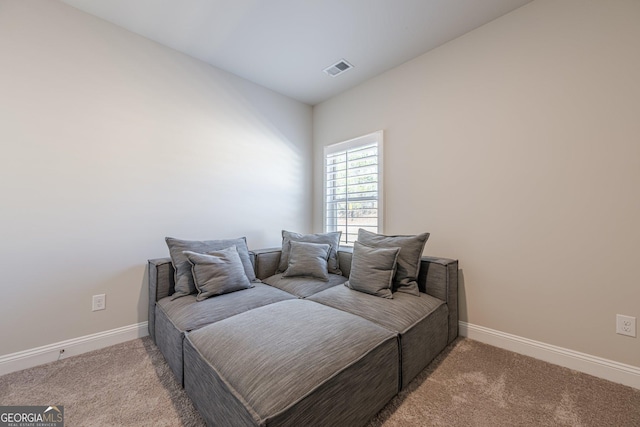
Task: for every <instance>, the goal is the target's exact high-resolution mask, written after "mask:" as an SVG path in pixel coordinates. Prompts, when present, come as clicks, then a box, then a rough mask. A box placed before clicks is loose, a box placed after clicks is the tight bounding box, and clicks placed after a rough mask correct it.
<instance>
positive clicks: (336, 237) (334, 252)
mask: <svg viewBox="0 0 640 427" xmlns="http://www.w3.org/2000/svg"><path fill="white" fill-rule="evenodd" d="M340 236H342V232H341V231H334V232H331V233H320V234H299V233H294V232H292V231H286V230H282V254H281V255H280V264H279V265H278V271H277V273H282V272H284V271H285V270H286V269H287V267H288V266H289V253H290V251H291V245H290V242H292V241H293V242H307V243H324V244H327V245H330V246H331V250H330V251H329V259H328V260H327V263H328V269H329V273H333V274H341V271H340V266H339V265H338V248H339V247H340Z"/></svg>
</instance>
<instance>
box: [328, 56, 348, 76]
mask: <svg viewBox="0 0 640 427" xmlns="http://www.w3.org/2000/svg"><path fill="white" fill-rule="evenodd" d="M352 68H353V65H351V64H349V63H348V62H347V61H345V60H344V59H341V60H340V61H338V62H336V63H335V64H333V65H332V66H330V67H327V68H325V69H324V70H322V71H324V72H325V73H327V74H328V75H330V76H331V77H336V76H338V75H340V74H342V73H344V72H345V71H348V70H350V69H352Z"/></svg>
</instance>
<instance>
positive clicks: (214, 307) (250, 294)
mask: <svg viewBox="0 0 640 427" xmlns="http://www.w3.org/2000/svg"><path fill="white" fill-rule="evenodd" d="M289 299H295V297H294V296H293V295H291V294H288V293H287V292H283V291H281V290H279V289H275V288H273V287H271V286H268V285H264V284H262V283H254V287H253V288H249V289H244V290H241V291H237V292H231V293H229V294H224V295H219V296H217V297H215V298H208V299H206V300H204V301H196V296H195V295H187V296H184V297H182V298H178V299H175V300H172V299H171V297H165V298H162V299H161V300H160V301H158V302H157V303H156V308H155V315H156V316H155V319H156V329H155V332H156V344H157V345H158V347H159V348H160V350H161V351H162V354H164V356H165V358H166V359H167V363H168V364H169V366H170V367H171V370H172V371H173V373H174V374H175V375H176V377H177V378H178V381H180V383H182V341H183V338H184V334H185V332H189V331H193V330H196V329H199V328H202V327H203V326H206V325H209V324H211V323H214V322H218V321H220V320H222V319H226V318H228V317H231V316H235V315H236V314H239V313H242V312H245V311H248V310H251V309H254V308H256V307H262V306H264V305H268V304H273V303H274V302H279V301H285V300H289Z"/></svg>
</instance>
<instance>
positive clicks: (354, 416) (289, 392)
mask: <svg viewBox="0 0 640 427" xmlns="http://www.w3.org/2000/svg"><path fill="white" fill-rule="evenodd" d="M292 319H295V321H292ZM398 356H399V355H398V345H397V334H395V333H392V332H390V331H388V330H386V329H384V328H382V327H380V326H377V325H375V324H374V323H371V322H369V321H367V320H364V319H363V318H361V317H358V316H354V315H352V314H349V313H346V312H342V311H339V310H335V309H332V308H330V307H326V306H323V305H321V304H317V303H314V302H310V301H304V300H291V301H283V302H279V303H275V304H271V305H268V306H265V307H260V308H257V309H255V310H251V311H248V312H245V313H242V314H239V315H237V316H234V317H231V318H228V319H225V320H222V321H220V322H216V323H214V324H211V325H209V326H206V327H204V328H201V329H198V330H197V331H193V332H191V333H189V334H187V338H186V339H185V390H186V391H187V394H189V396H190V397H191V399H192V400H193V402H194V404H195V406H196V408H197V409H198V411H200V413H201V414H202V415H203V416H204V418H205V419H206V420H207V423H208V424H209V425H233V426H265V425H268V426H294V425H295V426H298V425H300V426H302V425H314V426H335V425H349V426H359V425H363V424H364V423H366V421H367V420H368V419H369V418H371V417H372V416H373V415H375V413H376V412H377V411H378V410H380V409H381V408H382V407H383V406H384V404H385V403H386V402H387V401H388V400H389V399H391V398H392V397H393V396H394V395H395V394H396V392H397V387H398V359H397V358H398Z"/></svg>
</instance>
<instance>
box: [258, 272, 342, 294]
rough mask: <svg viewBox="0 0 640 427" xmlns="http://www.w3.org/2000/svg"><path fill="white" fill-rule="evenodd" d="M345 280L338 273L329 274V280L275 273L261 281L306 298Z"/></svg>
mask: <svg viewBox="0 0 640 427" xmlns="http://www.w3.org/2000/svg"><path fill="white" fill-rule="evenodd" d="M346 280H347V278H346V277H344V276H340V275H339V274H329V280H327V281H325V280H320V279H314V278H309V277H282V274H275V275H273V276H271V277H267V278H266V279H263V280H262V282H263V283H266V284H267V285H271V286H273V287H274V288H278V289H281V290H283V291H285V292H288V293H290V294H292V295H295V296H297V297H298V298H307V297H309V296H311V295H313V294H315V293H318V292H321V291H324V290H325V289H329V288H332V287H334V286H337V285H342V284H343V283H344V282H346Z"/></svg>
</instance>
